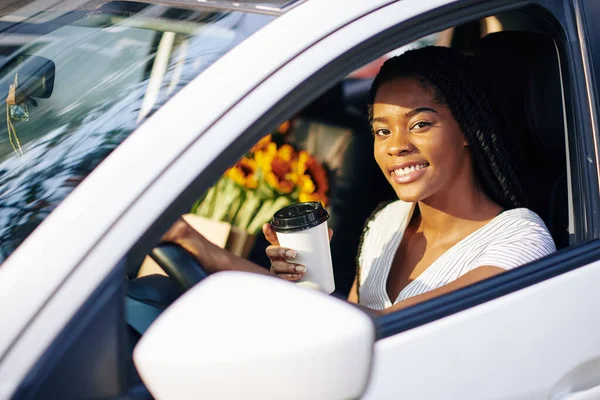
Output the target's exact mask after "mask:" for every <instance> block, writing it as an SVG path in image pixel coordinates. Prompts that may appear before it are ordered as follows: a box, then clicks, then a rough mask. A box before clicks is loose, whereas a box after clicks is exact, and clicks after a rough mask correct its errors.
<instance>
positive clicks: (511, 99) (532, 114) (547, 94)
mask: <svg viewBox="0 0 600 400" xmlns="http://www.w3.org/2000/svg"><path fill="white" fill-rule="evenodd" d="M475 57H476V58H477V59H478V61H479V62H480V64H481V66H482V67H483V70H484V73H485V74H486V75H488V79H489V81H490V89H491V92H492V95H493V97H494V100H495V101H496V102H497V103H498V104H497V106H498V107H499V108H500V110H501V112H503V113H504V115H506V116H507V117H508V120H509V121H511V122H512V123H511V128H510V129H509V130H510V132H506V135H507V138H508V139H509V140H511V141H513V143H516V144H518V147H517V151H519V150H520V152H521V154H522V155H523V157H522V158H523V165H522V167H521V170H518V171H517V173H518V174H519V176H520V177H521V178H522V181H523V182H522V183H523V186H524V188H525V194H526V196H527V198H528V200H529V208H531V209H532V210H533V211H535V212H537V213H538V214H539V215H540V217H541V218H542V219H543V220H544V222H545V223H546V226H547V227H548V230H549V231H550V233H551V234H552V237H553V238H554V242H555V243H556V247H557V248H558V249H560V248H563V247H566V246H568V245H569V233H568V222H569V220H568V204H567V199H568V192H567V179H566V146H565V137H566V136H565V125H564V112H563V97H562V88H561V77H560V68H559V58H558V50H557V48H556V45H555V43H554V41H553V40H552V39H551V38H550V37H548V36H545V35H542V34H539V33H533V32H519V31H504V32H496V33H492V34H489V35H487V36H485V37H483V38H482V39H481V40H480V41H479V43H478V45H477V48H476V51H475Z"/></svg>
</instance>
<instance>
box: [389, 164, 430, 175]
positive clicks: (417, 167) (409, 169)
mask: <svg viewBox="0 0 600 400" xmlns="http://www.w3.org/2000/svg"><path fill="white" fill-rule="evenodd" d="M427 166H428V164H419V165H411V166H410V167H406V168H398V169H395V170H394V171H392V172H393V173H394V174H396V175H398V176H403V175H408V174H410V173H411V172H414V171H418V170H420V169H423V168H425V167H427Z"/></svg>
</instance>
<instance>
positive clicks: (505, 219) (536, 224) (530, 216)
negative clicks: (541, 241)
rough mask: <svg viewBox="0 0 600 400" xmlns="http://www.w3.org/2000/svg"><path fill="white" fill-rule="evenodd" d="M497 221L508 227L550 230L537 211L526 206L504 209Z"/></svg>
mask: <svg viewBox="0 0 600 400" xmlns="http://www.w3.org/2000/svg"><path fill="white" fill-rule="evenodd" d="M496 223H497V224H502V225H503V226H505V227H506V228H510V227H532V228H538V229H541V230H543V231H546V232H548V228H547V227H546V224H545V223H544V221H543V220H542V218H540V216H539V215H538V214H537V213H536V212H534V211H532V210H530V209H529V208H525V207H521V208H513V209H510V210H506V211H503V212H502V213H501V214H500V215H498V217H497V218H496ZM548 234H549V233H548Z"/></svg>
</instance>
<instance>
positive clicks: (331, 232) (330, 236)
mask: <svg viewBox="0 0 600 400" xmlns="http://www.w3.org/2000/svg"><path fill="white" fill-rule="evenodd" d="M327 233H329V241H330V242H331V238H332V237H333V229H331V228H329V229H327Z"/></svg>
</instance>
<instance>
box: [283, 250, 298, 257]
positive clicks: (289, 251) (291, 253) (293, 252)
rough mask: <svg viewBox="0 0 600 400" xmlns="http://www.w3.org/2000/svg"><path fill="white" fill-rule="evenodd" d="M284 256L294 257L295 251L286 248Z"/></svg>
mask: <svg viewBox="0 0 600 400" xmlns="http://www.w3.org/2000/svg"><path fill="white" fill-rule="evenodd" d="M285 258H289V259H294V258H296V252H295V251H294V250H288V251H286V252H285Z"/></svg>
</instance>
